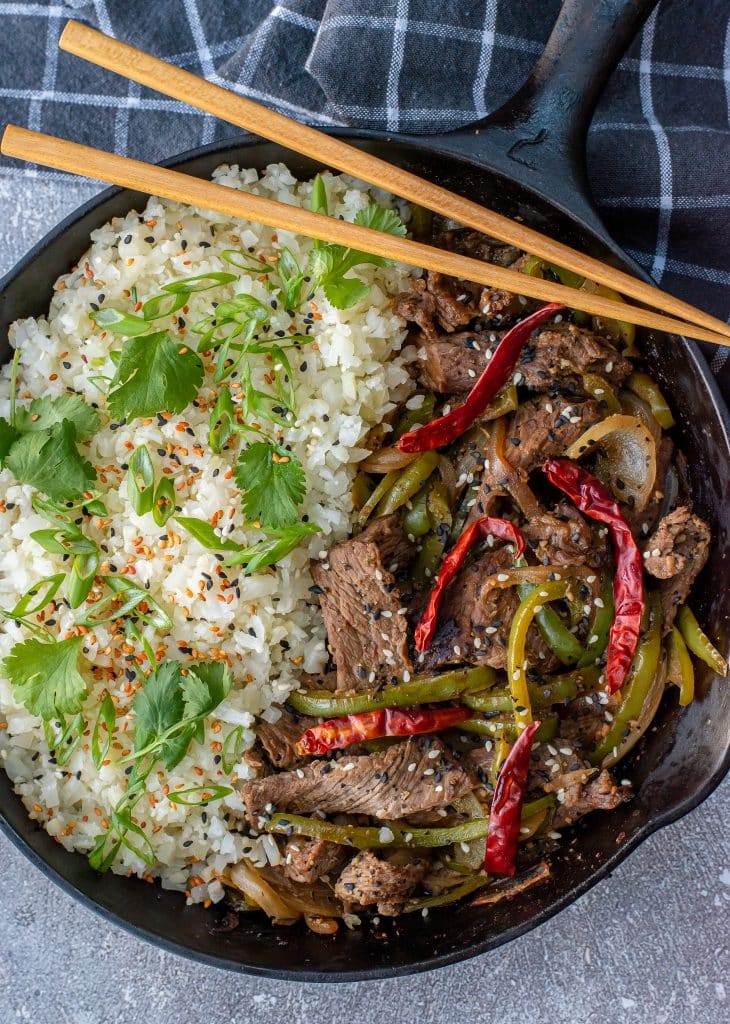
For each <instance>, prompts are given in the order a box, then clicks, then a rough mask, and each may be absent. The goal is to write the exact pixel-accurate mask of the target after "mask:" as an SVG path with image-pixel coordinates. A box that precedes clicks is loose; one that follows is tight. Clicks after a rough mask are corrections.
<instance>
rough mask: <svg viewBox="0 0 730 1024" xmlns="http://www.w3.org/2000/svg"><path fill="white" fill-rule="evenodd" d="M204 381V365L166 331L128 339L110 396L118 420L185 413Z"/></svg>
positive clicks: (111, 407) (110, 405)
mask: <svg viewBox="0 0 730 1024" xmlns="http://www.w3.org/2000/svg"><path fill="white" fill-rule="evenodd" d="M202 382H203V364H202V362H201V361H200V357H199V356H198V355H196V353H195V352H193V351H192V350H191V349H190V348H188V346H187V345H185V344H183V343H182V342H180V341H175V340H174V339H173V338H172V337H171V336H170V335H169V334H168V333H167V332H166V331H156V332H155V333H153V334H146V335H143V336H140V337H136V338H128V339H127V341H125V343H124V346H123V348H122V351H121V355H120V359H119V363H118V365H117V372H116V374H115V376H114V379H113V380H112V383H111V389H110V391H109V396H108V399H107V401H108V404H109V411H110V413H111V414H112V416H116V417H117V419H120V420H121V419H127V420H132V419H136V418H137V417H146V416H156V415H157V414H158V413H159V412H164V411H167V412H171V413H178V412H182V410H183V409H184V408H185V406H186V405H188V403H189V402H192V400H193V399H194V398H195V396H196V395H197V393H198V388H199V387H200V385H201V384H202Z"/></svg>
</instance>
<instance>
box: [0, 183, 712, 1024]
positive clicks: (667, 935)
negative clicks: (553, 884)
mask: <svg viewBox="0 0 730 1024" xmlns="http://www.w3.org/2000/svg"><path fill="white" fill-rule="evenodd" d="M94 191H95V189H94V187H93V186H91V185H88V184H79V183H77V182H71V181H70V180H67V179H59V180H56V181H45V180H43V181H42V180H32V179H29V180H27V181H25V182H22V183H21V182H19V181H17V180H16V179H10V178H3V177H0V273H4V272H5V270H6V269H8V268H10V267H11V266H12V265H13V263H14V262H15V261H16V260H17V259H18V258H19V257H20V256H21V255H22V254H23V253H24V252H25V251H26V249H27V248H28V247H29V246H30V245H32V244H33V242H35V241H36V239H38V238H40V237H41V236H42V235H43V234H44V232H45V231H46V230H47V229H48V228H49V227H51V226H52V225H53V224H54V223H55V222H56V221H57V220H59V219H60V218H61V217H62V216H64V215H65V214H66V213H67V212H69V211H70V210H72V209H73V208H74V207H75V206H76V205H77V204H78V203H80V202H82V201H83V200H84V199H85V198H86V197H88V196H89V195H91V194H93V193H94ZM729 819H730V783H728V782H725V784H724V785H723V786H722V787H721V788H720V790H719V791H717V792H716V793H715V794H714V795H713V796H712V797H711V798H710V799H709V800H707V801H706V802H705V803H704V804H703V805H702V806H701V807H699V808H698V809H697V810H695V811H694V812H693V813H692V814H691V815H689V816H688V817H687V818H685V819H684V820H683V821H681V822H679V823H678V824H675V825H673V826H671V827H669V828H666V829H664V830H663V831H662V832H660V833H658V834H657V835H655V836H653V837H652V838H651V839H650V840H648V841H647V842H646V843H644V845H643V846H642V847H640V849H639V850H637V851H636V852H635V853H634V854H633V855H632V856H631V857H630V858H629V860H628V861H627V862H626V863H625V864H623V865H622V866H621V867H620V868H619V870H618V871H616V872H615V874H614V875H613V876H612V877H611V878H609V879H607V880H605V881H604V882H603V883H601V884H600V885H599V886H598V887H597V888H596V889H594V890H592V891H591V892H590V893H588V895H586V896H585V897H584V898H583V899H582V900H580V901H579V902H578V903H577V904H575V905H574V906H572V907H571V908H569V909H568V910H567V911H565V912H564V913H563V914H561V915H560V916H559V917H557V918H554V919H553V920H552V921H550V922H548V923H547V924H546V925H544V926H543V927H542V928H540V929H538V930H537V931H535V932H532V933H531V934H530V935H527V936H525V937H523V938H522V939H520V940H518V941H516V942H514V943H512V944H511V945H509V946H508V947H506V948H503V949H501V950H498V951H497V952H495V953H492V954H489V955H487V956H484V957H480V958H478V959H476V960H473V961H471V962H470V963H467V964H463V965H460V966H458V967H451V968H446V969H444V970H442V971H436V972H432V973H430V974H425V975H419V976H416V977H413V978H403V979H395V980H392V981H383V982H378V983H372V984H367V985H366V984H356V985H350V986H346V987H337V986H332V985H326V986H317V987H315V986H311V985H306V986H299V985H295V984H290V983H276V982H266V981H260V980H258V979H254V978H246V977H240V976H235V975H229V974H226V973H223V972H219V971H216V970H214V969H212V968H207V967H199V966H196V965H194V964H191V963H189V962H188V961H185V960H182V959H180V958H177V957H174V956H171V955H170V954H168V953H161V952H159V951H157V950H156V949H154V948H153V947H152V946H148V945H147V944H145V943H143V942H141V941H139V940H137V939H135V938H132V937H130V936H128V935H126V934H125V933H124V932H122V931H120V930H118V929H117V928H114V927H112V926H109V925H107V924H105V923H103V922H102V921H100V920H99V919H98V918H97V917H96V916H95V915H94V914H92V913H90V912H89V911H88V910H86V909H84V908H82V907H80V906H78V905H77V904H76V903H74V901H73V900H71V899H70V898H69V897H68V896H66V895H65V894H64V893H62V892H60V891H59V890H57V889H56V888H55V887H54V886H53V885H52V884H51V883H50V882H48V881H47V880H46V879H45V878H44V877H43V876H42V875H41V874H40V872H39V871H37V870H36V869H35V868H33V867H31V866H30V865H29V864H28V863H27V862H26V861H25V860H24V859H23V858H22V857H21V855H20V854H19V853H17V852H16V850H15V849H14V848H13V847H12V846H11V845H10V844H9V843H8V842H7V841H6V840H4V839H2V838H0V865H1V868H0V1024H11V1022H16V1021H31V1022H33V1024H111V1022H114V1024H150V1022H154V1024H197V1022H198V1021H201V1022H202V1021H205V1022H206V1024H217V1022H219V1021H220V1022H224V1021H225V1022H229V1024H244V1022H248V1021H256V1022H257V1024H274V1022H280V1021H286V1022H291V1024H305V1022H306V1024H309V1022H311V1021H316V1022H323V1024H329V1022H333V1021H342V1020H347V1022H348V1024H370V1022H373V1024H374V1022H378V1024H380V1022H382V1021H395V1022H412V1021H419V1022H420V1024H450V1022H457V1021H458V1022H459V1024H463V1022H465V1021H479V1022H484V1024H488V1022H492V1021H495V1022H496V1021H499V1022H500V1024H624V1022H626V1024H664V1022H666V1021H672V1022H675V1021H677V1022H681V1024H723V1022H727V1021H730V956H729V955H728V946H729V945H730V942H729V939H730V935H729V933H728V918H729V913H730V848H729V845H728V824H727V823H728V820H729Z"/></svg>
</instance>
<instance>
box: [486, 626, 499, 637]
mask: <svg viewBox="0 0 730 1024" xmlns="http://www.w3.org/2000/svg"><path fill="white" fill-rule="evenodd" d="M484 632H485V633H486V634H487V636H492V635H493V634H494V633H496V632H497V627H496V626H485V627H484Z"/></svg>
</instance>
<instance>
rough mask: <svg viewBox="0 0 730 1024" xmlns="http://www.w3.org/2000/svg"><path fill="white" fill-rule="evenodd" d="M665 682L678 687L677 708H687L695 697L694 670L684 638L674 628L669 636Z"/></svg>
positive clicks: (673, 627)
mask: <svg viewBox="0 0 730 1024" xmlns="http://www.w3.org/2000/svg"><path fill="white" fill-rule="evenodd" d="M667 653H668V663H667V682H670V683H674V685H675V686H678V687H679V706H680V707H683V708H684V707H687V705H688V704H691V703H692V700H693V699H694V695H695V670H694V667H693V665H692V659H691V658H690V656H689V651H688V650H687V645H686V644H685V642H684V637H683V636H682V634H681V633H680V632H679V630H678V629H677V627H676V626H672V632H671V633H670V634H669V645H668V652H667Z"/></svg>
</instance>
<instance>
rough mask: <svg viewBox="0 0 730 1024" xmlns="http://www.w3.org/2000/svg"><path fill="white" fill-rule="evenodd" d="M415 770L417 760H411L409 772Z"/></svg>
mask: <svg viewBox="0 0 730 1024" xmlns="http://www.w3.org/2000/svg"><path fill="white" fill-rule="evenodd" d="M415 770H416V762H415V761H411V763H410V764H409V765H408V771H409V772H415Z"/></svg>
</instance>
